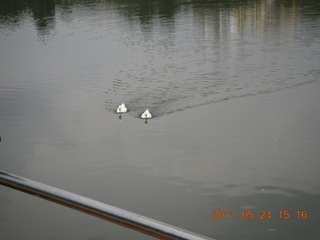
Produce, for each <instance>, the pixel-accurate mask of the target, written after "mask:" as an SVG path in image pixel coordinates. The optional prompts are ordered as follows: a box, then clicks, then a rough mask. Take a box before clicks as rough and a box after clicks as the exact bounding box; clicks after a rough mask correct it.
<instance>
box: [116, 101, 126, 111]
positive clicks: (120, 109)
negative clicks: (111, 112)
mask: <svg viewBox="0 0 320 240" xmlns="http://www.w3.org/2000/svg"><path fill="white" fill-rule="evenodd" d="M127 110H128V109H127V108H126V105H124V103H122V104H121V105H120V106H119V107H118V108H117V113H125V112H127Z"/></svg>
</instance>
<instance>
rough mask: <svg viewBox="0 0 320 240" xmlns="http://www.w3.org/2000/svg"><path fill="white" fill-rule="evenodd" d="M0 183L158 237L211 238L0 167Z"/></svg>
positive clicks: (206, 239)
mask: <svg viewBox="0 0 320 240" xmlns="http://www.w3.org/2000/svg"><path fill="white" fill-rule="evenodd" d="M0 184H2V185H5V186H7V187H11V188H14V189H16V190H20V191H22V192H25V193H28V194H31V195H34V196H37V197H40V198H43V199H46V200H49V201H52V202H55V203H58V204H61V205H64V206H66V207H70V208H73V209H76V210H78V211H82V212H85V213H87V214H90V215H93V216H96V217H99V218H102V219H104V220H107V221H110V222H113V223H116V224H119V225H122V226H125V227H128V228H131V229H133V230H136V231H139V232H142V233H144V234H148V235H150V236H153V237H155V238H158V239H166V240H173V239H180V240H181V239H184V240H187V239H189V240H210V239H211V240H213V239H212V238H209V237H205V236H201V235H199V234H196V233H193V232H190V231H187V230H184V229H181V228H178V227H175V226H172V225H169V224H166V223H163V222H160V221H157V220H154V219H151V218H148V217H145V216H142V215H139V214H136V213H133V212H129V211H126V210H123V209H121V208H117V207H114V206H111V205H108V204H105V203H102V202H98V201H95V200H93V199H90V198H86V197H83V196H80V195H77V194H74V193H71V192H67V191H64V190H62V189H58V188H55V187H51V186H49V185H46V184H43V183H40V182H36V181H33V180H30V179H27V178H23V177H20V176H16V175H13V174H11V173H8V172H4V171H1V170H0Z"/></svg>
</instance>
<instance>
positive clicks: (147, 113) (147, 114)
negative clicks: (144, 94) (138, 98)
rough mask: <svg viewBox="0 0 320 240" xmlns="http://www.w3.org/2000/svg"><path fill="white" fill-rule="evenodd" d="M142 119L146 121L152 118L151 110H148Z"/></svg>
mask: <svg viewBox="0 0 320 240" xmlns="http://www.w3.org/2000/svg"><path fill="white" fill-rule="evenodd" d="M141 118H144V119H147V118H152V115H151V113H150V112H149V109H147V110H146V111H145V112H144V113H142V115H141Z"/></svg>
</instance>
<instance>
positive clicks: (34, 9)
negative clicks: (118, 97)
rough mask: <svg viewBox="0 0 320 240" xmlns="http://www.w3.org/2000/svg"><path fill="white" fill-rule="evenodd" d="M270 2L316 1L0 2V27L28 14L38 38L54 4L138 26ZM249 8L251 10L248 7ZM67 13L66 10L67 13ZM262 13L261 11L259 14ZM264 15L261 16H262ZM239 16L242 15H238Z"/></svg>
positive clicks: (307, 0) (308, 0)
mask: <svg viewBox="0 0 320 240" xmlns="http://www.w3.org/2000/svg"><path fill="white" fill-rule="evenodd" d="M269 2H272V4H274V5H279V4H280V3H281V4H282V5H283V6H286V7H288V6H289V7H291V8H295V9H297V8H299V7H301V6H303V5H308V6H309V7H310V6H316V4H317V2H318V1H317V0H282V1H280V0H267V1H261V0H252V1H242V0H237V1H223V0H220V1H219V0H216V1H212V0H192V1H189V0H92V1H87V0H55V1H54V0H24V1H23V0H1V1H0V24H1V23H3V22H10V23H18V22H19V19H20V17H21V15H22V14H24V13H32V16H33V18H34V21H35V25H36V27H37V30H38V34H39V35H42V36H44V35H48V34H50V32H51V31H52V30H53V29H54V26H55V25H54V23H55V9H56V5H57V7H59V8H60V9H71V11H72V8H73V7H74V6H82V7H84V8H86V7H92V6H93V5H95V8H97V9H99V10H102V11H103V9H106V7H105V6H112V8H111V9H115V10H116V11H117V12H118V13H119V14H120V15H122V16H124V17H126V18H127V20H128V21H129V22H130V21H132V20H133V19H134V20H136V19H139V21H140V23H141V24H142V25H144V26H147V25H149V24H151V23H152V20H153V19H155V18H159V19H164V18H165V19H174V16H175V14H176V13H177V12H179V11H180V10H181V9H182V7H183V6H186V7H191V5H193V6H196V8H197V11H198V12H201V9H202V11H207V10H208V9H213V12H215V14H217V16H218V15H219V14H218V11H225V10H226V9H229V10H230V11H231V10H232V9H233V10H235V11H236V12H237V11H238V12H239V11H241V12H242V10H241V9H246V8H247V7H249V8H250V5H252V4H253V3H256V4H255V5H256V6H258V5H261V4H264V5H268V4H269ZM250 9H252V8H250ZM67 13H70V11H67ZM261 13H263V11H261ZM263 14H264V13H263ZM241 16H242V15H241Z"/></svg>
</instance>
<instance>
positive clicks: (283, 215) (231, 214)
mask: <svg viewBox="0 0 320 240" xmlns="http://www.w3.org/2000/svg"><path fill="white" fill-rule="evenodd" d="M212 214H213V215H212V217H211V218H212V219H271V218H273V217H277V218H279V219H285V220H286V219H307V218H308V212H307V211H306V210H298V211H288V210H280V211H275V212H272V211H269V210H261V211H253V210H243V211H241V212H239V213H236V211H223V210H214V211H212Z"/></svg>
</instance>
